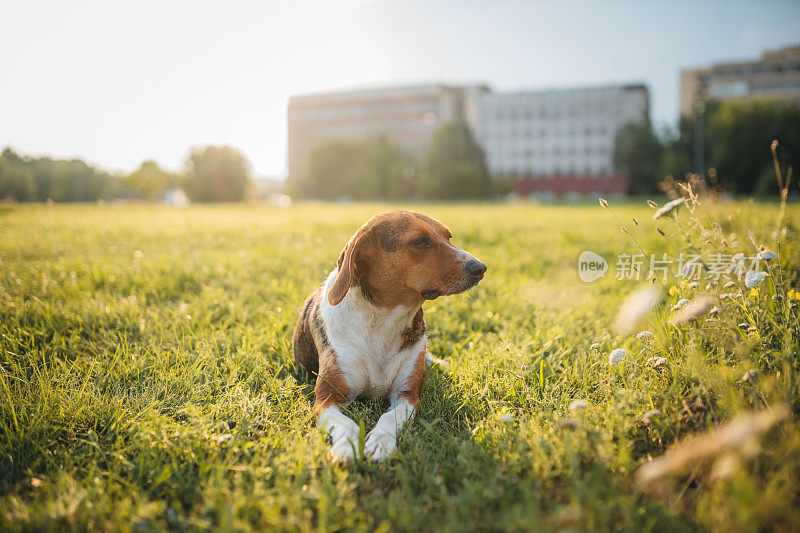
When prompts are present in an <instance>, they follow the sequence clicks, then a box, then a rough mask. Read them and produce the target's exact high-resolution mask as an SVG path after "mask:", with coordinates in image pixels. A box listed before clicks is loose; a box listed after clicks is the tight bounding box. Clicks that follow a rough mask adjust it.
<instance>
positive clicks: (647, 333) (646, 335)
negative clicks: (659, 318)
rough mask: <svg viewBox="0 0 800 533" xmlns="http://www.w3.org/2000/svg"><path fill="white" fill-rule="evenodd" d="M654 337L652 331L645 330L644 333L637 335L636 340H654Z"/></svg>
mask: <svg viewBox="0 0 800 533" xmlns="http://www.w3.org/2000/svg"><path fill="white" fill-rule="evenodd" d="M652 336H653V332H652V331H648V330H644V331H642V332H640V333H639V334H638V335H636V338H637V339H639V340H644V339H649V338H652Z"/></svg>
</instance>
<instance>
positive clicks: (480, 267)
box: [467, 259, 486, 278]
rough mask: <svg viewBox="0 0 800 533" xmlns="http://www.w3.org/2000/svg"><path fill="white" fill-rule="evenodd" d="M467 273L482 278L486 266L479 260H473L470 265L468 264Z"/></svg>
mask: <svg viewBox="0 0 800 533" xmlns="http://www.w3.org/2000/svg"><path fill="white" fill-rule="evenodd" d="M467 272H469V274H470V275H471V276H474V277H476V278H482V277H483V274H484V273H485V272H486V265H484V264H483V263H481V262H480V261H478V260H477V259H473V260H472V261H470V262H469V263H467Z"/></svg>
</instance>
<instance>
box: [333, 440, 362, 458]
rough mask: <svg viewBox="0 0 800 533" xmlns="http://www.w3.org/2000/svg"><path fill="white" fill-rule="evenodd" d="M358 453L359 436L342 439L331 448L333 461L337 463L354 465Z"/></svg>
mask: <svg viewBox="0 0 800 533" xmlns="http://www.w3.org/2000/svg"><path fill="white" fill-rule="evenodd" d="M357 453H358V434H357V433H356V434H355V435H354V436H351V437H342V438H340V439H338V440H336V441H334V443H333V446H331V459H333V460H334V461H336V462H337V463H352V462H353V461H354V460H355V458H356V454H357Z"/></svg>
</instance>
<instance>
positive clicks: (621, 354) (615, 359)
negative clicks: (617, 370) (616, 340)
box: [608, 348, 628, 366]
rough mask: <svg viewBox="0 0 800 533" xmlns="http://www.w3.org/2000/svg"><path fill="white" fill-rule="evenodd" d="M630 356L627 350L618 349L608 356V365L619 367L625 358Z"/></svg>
mask: <svg viewBox="0 0 800 533" xmlns="http://www.w3.org/2000/svg"><path fill="white" fill-rule="evenodd" d="M626 355H628V352H627V350H623V349H622V348H617V349H616V350H614V351H613V352H611V353H610V354H609V356H608V364H609V365H611V366H617V365H618V364H620V363H621V362H622V360H623V359H625V356H626Z"/></svg>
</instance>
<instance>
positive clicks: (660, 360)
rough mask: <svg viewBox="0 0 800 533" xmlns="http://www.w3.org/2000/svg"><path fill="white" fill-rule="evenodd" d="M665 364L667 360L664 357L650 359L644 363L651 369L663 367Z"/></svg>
mask: <svg viewBox="0 0 800 533" xmlns="http://www.w3.org/2000/svg"><path fill="white" fill-rule="evenodd" d="M666 362H667V358H666V357H651V358H650V359H648V360H647V361H646V363H647V364H648V365H650V366H652V367H653V368H656V367H659V366H661V365H663V364H664V363H666Z"/></svg>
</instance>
